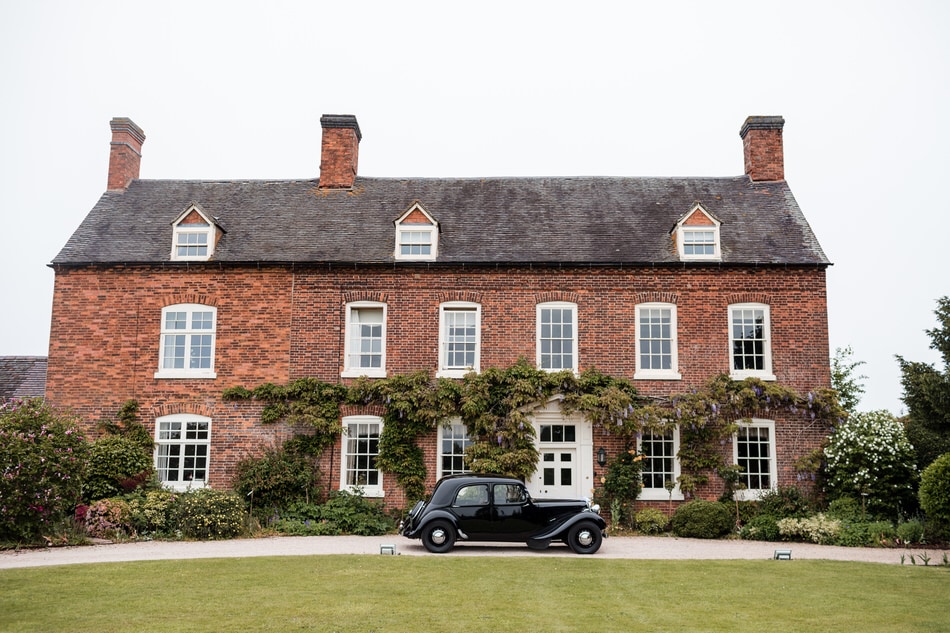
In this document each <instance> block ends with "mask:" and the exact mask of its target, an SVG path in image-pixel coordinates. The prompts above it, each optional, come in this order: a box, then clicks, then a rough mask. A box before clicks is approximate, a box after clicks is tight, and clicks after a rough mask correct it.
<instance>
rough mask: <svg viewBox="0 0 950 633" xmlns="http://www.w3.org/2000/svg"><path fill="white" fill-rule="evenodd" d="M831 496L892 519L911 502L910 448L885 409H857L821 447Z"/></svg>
mask: <svg viewBox="0 0 950 633" xmlns="http://www.w3.org/2000/svg"><path fill="white" fill-rule="evenodd" d="M825 459H826V460H827V469H828V480H827V483H826V488H827V492H828V496H829V498H831V499H840V498H851V499H855V500H861V501H862V502H863V503H865V504H866V508H867V511H868V513H869V514H871V515H872V516H877V517H880V518H883V519H894V518H897V517H898V516H899V515H900V514H906V513H907V512H909V511H910V510H911V509H913V506H914V504H915V501H916V497H915V494H914V491H915V487H914V486H915V483H916V482H915V480H916V474H917V473H916V469H915V468H914V449H913V447H912V446H911V445H910V442H908V441H907V436H906V435H905V433H904V427H903V426H901V424H900V422H898V420H897V419H896V418H895V417H894V416H893V415H891V414H890V413H889V412H887V411H870V412H867V413H857V414H855V415H853V416H851V417H850V418H849V419H847V420H845V421H844V422H843V423H842V424H841V425H840V426H838V427H837V428H836V429H835V431H834V433H833V434H832V435H831V438H830V439H829V442H828V446H827V447H826V448H825Z"/></svg>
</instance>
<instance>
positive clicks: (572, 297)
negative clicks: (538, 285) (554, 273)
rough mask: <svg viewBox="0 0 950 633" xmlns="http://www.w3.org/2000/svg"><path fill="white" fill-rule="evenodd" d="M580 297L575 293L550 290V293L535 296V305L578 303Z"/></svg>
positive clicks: (540, 293)
mask: <svg viewBox="0 0 950 633" xmlns="http://www.w3.org/2000/svg"><path fill="white" fill-rule="evenodd" d="M579 299H580V295H579V294H577V293H576V292H568V291H565V290H552V291H550V292H539V293H538V294H536V295H535V302H536V303H551V302H552V301H564V302H567V303H579Z"/></svg>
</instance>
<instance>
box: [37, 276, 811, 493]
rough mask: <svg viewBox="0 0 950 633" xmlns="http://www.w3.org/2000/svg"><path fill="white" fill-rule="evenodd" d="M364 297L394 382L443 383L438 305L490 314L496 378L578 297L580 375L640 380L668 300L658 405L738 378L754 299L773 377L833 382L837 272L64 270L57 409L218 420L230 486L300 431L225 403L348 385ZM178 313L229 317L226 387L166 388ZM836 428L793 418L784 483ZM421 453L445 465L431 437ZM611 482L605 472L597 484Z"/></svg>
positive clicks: (201, 383)
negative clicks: (739, 319)
mask: <svg viewBox="0 0 950 633" xmlns="http://www.w3.org/2000/svg"><path fill="white" fill-rule="evenodd" d="M367 299H370V300H374V301H381V302H385V303H386V305H387V310H388V312H387V337H386V358H387V362H386V369H387V373H388V374H389V375H392V374H401V373H409V372H413V371H417V370H419V369H427V370H429V371H431V372H433V373H434V372H435V370H436V368H437V364H438V342H439V341H438V339H439V305H440V303H442V302H445V301H455V300H460V299H461V300H467V301H473V302H477V303H479V304H480V305H481V367H482V368H483V369H484V368H487V367H507V366H509V365H511V364H513V363H514V362H516V361H517V360H518V358H519V357H525V358H527V359H529V361H532V362H533V361H534V359H535V346H536V342H535V341H536V339H535V323H536V313H535V310H536V305H537V304H538V303H540V302H545V301H552V300H567V301H571V302H574V303H576V304H577V308H578V310H577V311H578V343H579V350H578V357H579V364H580V368H581V369H584V368H587V367H591V366H596V367H597V368H598V369H599V370H600V371H602V372H604V373H607V374H610V375H614V376H620V377H625V378H630V379H632V378H633V376H634V372H635V367H636V358H635V346H634V341H635V340H636V329H635V306H636V305H637V304H638V303H645V302H656V301H662V302H667V303H673V304H675V305H676V309H677V321H678V328H677V335H678V346H679V371H680V373H681V374H682V379H681V380H638V381H636V386H637V388H638V389H639V391H640V392H641V393H643V394H646V395H658V396H662V395H669V394H671V393H678V392H683V391H687V390H689V389H690V388H692V387H696V386H700V385H702V384H703V383H704V382H705V381H706V380H707V379H708V378H709V377H711V376H713V375H715V374H719V373H722V372H727V371H728V370H729V365H730V355H729V332H728V306H729V305H730V304H732V303H744V302H750V301H754V302H757V303H763V304H766V305H768V306H769V307H770V310H771V341H772V343H771V352H772V365H773V371H774V374H775V376H776V378H777V380H778V381H779V382H780V383H781V384H784V385H787V386H789V387H792V388H794V389H796V390H798V391H800V392H806V391H808V390H811V389H815V388H820V387H827V386H828V385H829V382H830V374H829V362H828V338H827V311H826V300H825V273H824V270H823V269H818V268H798V269H796V268H765V267H763V268H758V269H749V268H718V267H714V266H708V267H690V268H688V269H687V268H673V267H668V268H656V269H644V268H632V269H629V270H620V269H618V268H603V269H597V268H595V269H590V268H583V269H565V268H531V269H528V268H508V269H495V268H481V269H479V268H473V267H465V268H464V269H463V268H457V269H456V268H452V267H438V268H420V267H412V266H407V267H402V268H393V267H374V266H365V267H354V268H353V269H350V270H346V271H342V270H328V269H322V268H317V267H314V268H309V269H299V268H298V269H296V270H294V269H291V268H289V267H267V268H262V269H257V268H253V269H251V268H219V267H217V266H213V265H205V266H201V265H198V266H195V267H193V268H188V269H182V268H176V269H163V268H162V267H126V268H123V267H107V268H96V267H90V268H85V269H81V268H64V269H59V270H57V274H56V283H55V291H54V301H53V321H52V330H51V345H50V354H49V369H48V378H47V397H48V398H49V400H50V401H51V402H53V403H56V404H59V405H64V406H69V407H72V408H74V409H75V410H76V411H77V412H78V413H80V414H81V415H82V416H83V417H84V418H85V419H86V420H87V421H88V422H89V423H90V426H92V425H94V423H95V422H97V421H98V420H100V419H103V418H111V417H112V416H114V415H115V412H116V411H117V410H118V409H119V406H120V405H121V404H122V403H123V402H124V401H126V400H128V399H130V398H134V399H136V400H138V402H139V403H140V405H141V411H142V418H143V421H144V422H145V423H146V425H149V426H152V425H154V420H155V418H157V417H159V416H161V415H166V414H168V413H185V412H190V413H197V414H200V415H205V416H208V417H210V418H212V419H213V443H212V450H211V470H210V484H211V485H213V486H218V487H222V486H228V485H229V483H230V481H231V477H232V476H233V473H234V466H235V464H236V462H237V461H238V460H239V459H241V458H242V457H244V456H246V455H248V454H251V453H253V452H255V451H257V450H259V449H260V447H261V445H262V443H266V442H275V441H279V440H281V439H283V438H284V437H287V436H289V435H290V434H291V433H292V432H293V430H292V429H288V428H287V427H286V426H284V425H274V426H264V425H262V424H261V422H260V419H259V415H260V409H259V407H258V405H253V404H245V403H239V404H233V403H225V402H223V401H222V400H221V397H220V396H221V392H222V390H224V389H226V388H228V387H232V386H237V385H241V386H246V387H255V386H257V385H259V384H261V383H265V382H273V383H276V384H285V383H287V382H288V381H290V380H293V379H296V378H300V377H315V378H319V379H321V380H324V381H330V382H334V381H338V380H340V373H341V370H342V368H343V349H344V334H345V329H346V328H345V322H344V317H345V312H346V304H347V302H349V301H357V300H367ZM179 303H197V304H203V305H208V306H213V307H215V308H217V330H216V343H215V371H216V373H217V377H216V378H214V379H159V378H155V373H156V370H157V369H158V362H159V361H158V359H159V353H160V350H159V340H160V330H161V316H162V309H163V308H164V307H166V306H169V305H174V304H179ZM348 413H370V412H366V411H356V410H354V411H349V412H348ZM825 431H826V429H824V428H817V427H816V425H814V424H811V423H804V422H802V421H799V420H797V419H779V420H778V421H777V428H776V435H777V442H776V445H777V447H778V448H777V451H778V456H777V457H778V469H779V480H780V483H782V484H789V483H793V482H794V479H795V471H794V467H793V466H794V461H795V460H796V459H797V458H798V457H800V456H802V455H803V454H805V453H807V452H808V451H809V450H811V449H812V448H814V447H815V446H817V445H818V443H819V442H820V440H821V438H822V437H823V436H824V434H825ZM594 433H595V435H596V436H597V439H596V442H597V444H598V445H601V444H605V445H606V446H608V448H619V446H613V445H612V443H611V439H610V438H609V437H607V436H603V435H602V430H598V429H596V428H595V429H594ZM420 443H421V445H422V446H423V447H424V450H425V451H426V454H427V457H429V458H430V459H431V461H430V462H429V463H430V464H434V463H435V461H436V439H435V433H433V434H432V437H429V438H422V439H421V442H420ZM730 450H731V449H730ZM339 460H340V449H339V447H337V448H335V449H334V450H330V451H327V455H326V457H325V460H324V461H325V463H324V469H323V470H324V474H325V476H326V477H327V478H328V479H329V481H327V482H326V483H327V484H328V486H329V487H331V488H335V487H336V486H337V483H338V479H339ZM599 472H600V469H599V467H596V466H595V473H594V475H595V478H597V477H599ZM430 477H431V478H432V479H433V481H434V477H435V469H434V468H430ZM386 488H387V501H388V503H391V504H394V505H399V501H400V500H401V496H402V495H401V492H400V491H399V490H398V489H397V488H396V487H395V486H393V485H391V481H390V480H387V485H386ZM713 492H714V491H712V490H711V491H710V494H713Z"/></svg>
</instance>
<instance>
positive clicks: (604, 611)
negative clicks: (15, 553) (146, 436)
mask: <svg viewBox="0 0 950 633" xmlns="http://www.w3.org/2000/svg"><path fill="white" fill-rule="evenodd" d="M948 597H950V568H947V567H923V566H916V567H914V566H909V565H905V566H899V565H881V564H871V563H845V562H832V561H638V560H616V559H609V560H608V559H597V558H551V557H545V558H528V557H498V558H495V557H484V558H482V557H479V558H470V557H438V556H419V557H417V556H379V555H376V556H307V557H281V558H278V557H273V558H238V559H201V560H186V561H158V562H139V563H104V564H98V565H70V566H61V567H41V568H28V569H10V570H4V571H0V631H3V632H4V633H6V632H15V631H30V632H35V631H42V632H44V633H54V632H56V631H75V632H81V631H90V632H96V633H110V632H114V631H135V632H143V633H144V632H148V631H213V632H216V633H221V632H226V631H242V632H246V631H341V632H342V631H360V632H371V631H399V632H413V633H415V632H427V633H428V632H442V631H491V632H493V633H494V632H496V631H527V632H529V633H548V632H553V631H582V632H585V633H592V632H598V633H600V632H610V631H625V632H627V631H651V632H658V631H689V632H691V633H692V632H697V631H755V632H756V633H761V632H762V631H768V632H769V633H779V632H782V631H795V632H807V631H821V632H823V633H824V632H827V631H859V632H860V633H873V632H875V631H886V632H888V633H897V632H900V631H928V632H935V631H950V611H948V610H947V599H948Z"/></svg>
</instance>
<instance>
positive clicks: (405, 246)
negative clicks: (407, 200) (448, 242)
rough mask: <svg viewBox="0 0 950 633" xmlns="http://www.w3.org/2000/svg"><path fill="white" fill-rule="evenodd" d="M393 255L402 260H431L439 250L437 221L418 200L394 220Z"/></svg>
mask: <svg viewBox="0 0 950 633" xmlns="http://www.w3.org/2000/svg"><path fill="white" fill-rule="evenodd" d="M394 224H395V225H396V252H395V257H396V259H399V260H404V261H432V260H434V259H435V258H436V256H437V255H438V250H439V223H438V222H436V221H435V219H434V218H433V217H432V216H431V215H429V213H428V212H427V211H426V210H425V209H424V208H423V207H422V205H421V204H419V203H418V202H414V203H413V204H412V205H411V206H410V207H409V209H408V210H407V211H406V212H405V213H403V214H402V215H401V216H400V217H399V218H398V219H397V220H396V221H395V222H394Z"/></svg>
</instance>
